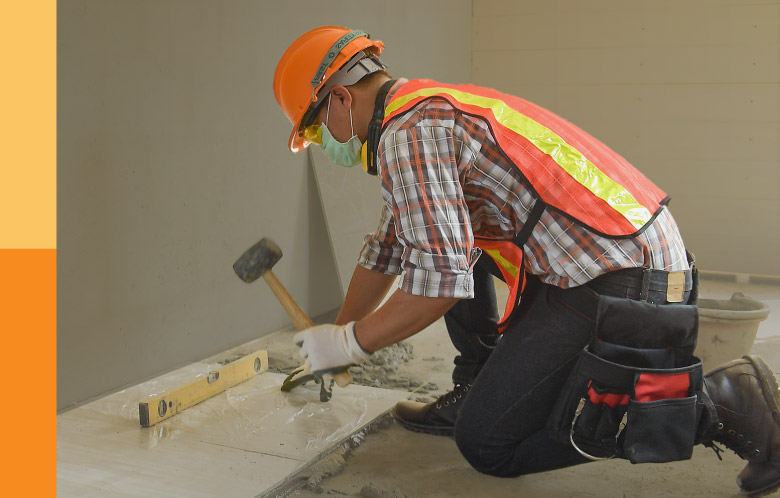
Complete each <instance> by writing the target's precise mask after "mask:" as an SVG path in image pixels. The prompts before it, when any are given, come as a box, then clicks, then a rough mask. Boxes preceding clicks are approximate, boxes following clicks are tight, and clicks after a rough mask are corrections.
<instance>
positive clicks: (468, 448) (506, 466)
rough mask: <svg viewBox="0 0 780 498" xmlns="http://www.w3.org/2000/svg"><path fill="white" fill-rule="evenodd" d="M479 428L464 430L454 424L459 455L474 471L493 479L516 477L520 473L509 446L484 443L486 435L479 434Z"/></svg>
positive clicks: (458, 424) (457, 424) (459, 425)
mask: <svg viewBox="0 0 780 498" xmlns="http://www.w3.org/2000/svg"><path fill="white" fill-rule="evenodd" d="M480 432H481V431H480V429H479V428H475V427H473V426H472V427H469V428H466V427H464V426H463V425H461V424H460V419H459V420H458V423H456V424H455V444H456V445H457V446H458V450H460V453H461V455H463V458H465V459H466V461H467V462H468V463H469V465H471V466H472V467H474V470H476V471H477V472H481V473H483V474H487V475H491V476H495V477H516V476H518V475H520V474H521V473H522V471H518V470H517V469H516V468H515V461H514V450H513V448H512V447H511V445H508V444H503V445H498V446H494V445H490V444H488V443H486V436H487V434H481V433H480Z"/></svg>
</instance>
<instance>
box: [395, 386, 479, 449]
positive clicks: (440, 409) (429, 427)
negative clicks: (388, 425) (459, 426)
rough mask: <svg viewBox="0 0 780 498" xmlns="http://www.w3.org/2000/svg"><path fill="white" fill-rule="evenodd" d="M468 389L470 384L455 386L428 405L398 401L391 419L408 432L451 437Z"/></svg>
mask: <svg viewBox="0 0 780 498" xmlns="http://www.w3.org/2000/svg"><path fill="white" fill-rule="evenodd" d="M470 387H471V384H457V385H456V386H455V388H454V389H453V390H452V391H450V392H448V393H446V394H442V395H441V396H439V397H438V399H437V400H436V401H433V402H432V403H428V404H425V403H420V402H419V401H408V400H404V401H399V402H398V403H396V404H395V406H394V407H393V417H394V418H395V419H396V420H397V421H398V423H399V424H401V426H402V427H404V428H406V429H409V430H410V431H415V432H424V433H426V434H434V435H436V436H452V435H454V434H455V419H456V418H457V417H458V412H459V411H460V407H461V405H463V398H464V397H465V396H466V393H467V392H468V390H469V388H470Z"/></svg>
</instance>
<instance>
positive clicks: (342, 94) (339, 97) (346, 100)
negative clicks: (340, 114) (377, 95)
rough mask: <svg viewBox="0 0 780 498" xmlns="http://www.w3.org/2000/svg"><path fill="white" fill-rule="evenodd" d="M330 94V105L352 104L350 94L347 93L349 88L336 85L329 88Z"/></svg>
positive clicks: (346, 105) (345, 105)
mask: <svg viewBox="0 0 780 498" xmlns="http://www.w3.org/2000/svg"><path fill="white" fill-rule="evenodd" d="M330 94H331V95H330V98H331V100H332V101H333V102H331V105H332V104H339V105H342V106H344V107H351V106H352V94H350V93H349V90H347V88H346V87H344V86H341V85H336V86H334V87H333V88H331V89H330ZM334 99H335V100H334Z"/></svg>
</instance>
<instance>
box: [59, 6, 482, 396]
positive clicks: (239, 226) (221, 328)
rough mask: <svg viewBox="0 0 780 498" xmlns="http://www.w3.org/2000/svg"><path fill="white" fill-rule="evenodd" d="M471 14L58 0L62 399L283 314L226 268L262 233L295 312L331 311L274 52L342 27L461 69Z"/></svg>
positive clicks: (397, 54)
mask: <svg viewBox="0 0 780 498" xmlns="http://www.w3.org/2000/svg"><path fill="white" fill-rule="evenodd" d="M470 22H471V1H470V0H458V1H451V0H426V1H424V2H412V1H405V0H404V1H392V2H372V1H368V2H367V1H357V0H354V1H351V0H350V1H344V0H341V1H330V2H321V1H313V0H298V1H295V2H281V1H279V2H277V1H271V0H267V1H260V0H258V1H238V0H224V1H219V2H214V1H209V0H62V1H60V2H58V41H57V50H58V108H57V112H58V118H57V120H58V158H57V160H58V240H57V246H58V256H59V260H58V276H57V277H58V339H57V348H58V358H57V362H58V365H57V373H58V378H57V388H58V402H57V404H58V409H60V410H61V409H65V408H67V407H69V406H73V405H74V404H77V403H81V402H83V401H85V400H88V399H90V398H93V397H95V396H99V395H102V394H105V393H107V392H111V391H114V390H117V389H119V388H121V387H122V386H125V385H129V384H133V383H136V382H139V381H140V380H143V379H145V378H149V377H151V376H154V375H157V374H159V373H162V372H164V371H167V370H171V369H173V368H175V367H177V366H180V365H182V364H185V363H189V362H191V361H195V360H198V359H201V358H204V357H206V356H209V355H211V354H213V353H216V352H218V351H222V350H224V349H227V348H229V347H231V346H234V345H237V344H241V343H244V342H246V341H249V340H251V339H254V338H256V337H258V336H261V335H263V334H265V333H267V332H269V331H272V330H275V329H278V328H279V327H282V326H284V325H286V324H288V323H289V319H288V318H287V316H286V315H285V313H284V311H283V309H282V308H281V306H280V305H279V304H278V302H277V301H276V300H275V298H274V297H273V294H272V293H271V292H270V290H269V289H268V288H267V286H266V285H265V284H264V282H263V281H257V282H255V283H254V284H251V285H247V284H245V283H243V282H241V281H240V280H239V279H238V278H237V277H236V276H235V275H234V274H233V270H232V267H231V265H232V263H233V261H235V259H236V258H237V257H238V256H240V255H241V253H242V252H243V251H244V250H245V249H246V248H248V247H249V246H251V245H252V244H253V243H255V242H256V241H257V240H259V239H260V238H261V237H271V238H273V239H274V240H275V241H276V242H277V243H278V244H279V245H280V246H281V248H282V250H283V252H284V256H283V258H282V260H281V261H280V262H279V263H278V264H277V265H276V267H275V268H274V272H275V273H276V275H277V276H278V277H279V279H280V280H281V281H282V283H283V284H284V285H285V286H286V287H287V289H288V290H289V291H290V293H291V294H292V295H293V296H294V297H295V298H296V299H297V300H298V302H299V303H300V305H301V306H302V307H303V308H304V309H305V310H306V311H308V312H309V313H310V314H311V315H313V316H316V315H318V314H320V313H323V312H325V311H328V310H331V309H333V308H335V307H337V306H338V305H339V304H340V302H341V292H340V287H339V283H338V277H337V274H336V272H335V270H334V268H333V261H334V258H333V254H332V252H331V249H330V244H329V243H328V235H327V231H326V227H325V220H324V216H323V213H322V208H321V204H320V201H319V197H318V192H317V187H316V184H315V179H314V175H313V172H312V170H311V168H310V167H309V165H308V161H307V155H306V154H299V155H297V156H293V155H292V154H290V153H289V152H288V151H287V150H286V147H285V145H286V141H287V138H288V135H289V131H290V130H289V123H288V122H287V120H286V118H285V117H284V115H283V114H282V113H281V111H280V110H279V109H278V107H277V106H276V102H275V101H274V98H273V92H272V80H273V70H274V68H275V66H276V62H277V61H278V59H279V57H281V54H282V53H283V51H284V49H285V48H286V47H287V45H288V44H289V43H291V42H292V41H293V40H294V39H295V38H296V37H297V36H298V35H299V34H301V33H303V32H304V31H306V30H308V29H311V28H313V27H315V26H318V25H323V24H340V25H346V26H350V27H354V28H360V29H364V30H366V31H368V32H370V33H372V34H374V35H375V37H376V38H380V39H382V40H383V41H384V42H385V44H386V45H387V47H388V49H387V51H386V53H385V59H386V60H387V62H389V63H390V64H391V68H392V71H393V72H394V73H395V74H397V75H399V76H400V75H405V74H412V73H413V74H414V75H415V76H430V77H447V76H451V75H453V74H456V73H455V72H446V71H445V72H441V71H440V72H435V71H433V72H431V73H420V71H419V70H420V69H425V68H427V67H432V66H434V65H436V64H440V65H441V67H447V68H457V69H456V70H457V71H459V73H457V74H463V75H464V78H467V77H468V74H469V70H470V67H469V56H470V52H469V49H468V47H469V44H470V41H469V35H470V32H469V27H470ZM453 47H454V48H455V50H453ZM423 49H424V50H423ZM423 53H424V54H425V56H423V55H422V54H423ZM357 250H359V247H358V248H356V251H357Z"/></svg>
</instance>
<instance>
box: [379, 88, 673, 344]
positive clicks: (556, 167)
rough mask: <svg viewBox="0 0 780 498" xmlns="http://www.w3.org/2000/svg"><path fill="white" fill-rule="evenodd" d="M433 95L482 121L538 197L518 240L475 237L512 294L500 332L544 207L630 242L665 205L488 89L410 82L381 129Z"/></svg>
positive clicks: (583, 141) (605, 155)
mask: <svg viewBox="0 0 780 498" xmlns="http://www.w3.org/2000/svg"><path fill="white" fill-rule="evenodd" d="M432 98H442V99H445V100H446V101H447V102H449V103H450V104H451V105H452V106H453V107H454V108H456V109H457V110H458V111H460V112H462V113H464V114H468V115H471V116H475V117H478V118H480V119H482V120H484V121H485V122H486V123H487V124H488V126H489V127H490V130H491V131H492V133H493V137H494V138H495V140H496V143H497V145H498V147H499V148H500V149H501V151H502V152H503V154H504V156H505V158H506V159H507V160H508V161H509V162H511V163H512V164H514V165H515V166H516V167H517V169H518V170H519V171H520V173H521V174H522V175H523V177H524V178H525V179H526V180H528V183H529V184H530V185H531V188H532V189H533V190H534V192H535V193H536V194H537V195H538V199H539V200H538V201H537V202H536V205H535V206H534V207H533V209H532V210H531V214H530V215H529V219H528V221H527V222H526V224H525V225H526V226H525V227H523V229H522V230H521V231H520V233H518V236H517V237H515V238H514V239H512V240H496V239H487V238H479V237H475V240H474V243H475V245H476V246H477V247H479V248H481V249H482V250H483V251H484V252H486V253H487V254H488V255H490V257H491V258H493V260H495V261H496V263H497V265H498V267H499V269H500V270H501V273H502V275H503V277H504V280H505V282H506V283H507V285H508V286H509V289H510V296H509V300H508V302H507V305H506V309H505V311H504V317H503V318H502V319H501V321H500V322H499V330H500V331H503V330H505V329H506V326H507V325H508V323H509V320H510V319H511V314H512V312H513V311H514V310H515V309H516V307H517V304H518V303H519V297H520V294H521V293H522V287H523V285H524V283H525V272H524V270H523V248H522V246H523V245H524V244H525V241H526V240H527V239H528V237H529V236H530V234H531V231H532V229H533V227H534V225H535V224H536V222H537V221H538V220H539V218H540V217H541V215H542V212H543V211H544V210H545V209H553V210H556V211H558V212H560V213H562V214H564V215H566V216H568V217H569V218H570V219H572V220H573V221H574V222H576V223H578V224H579V225H582V226H584V227H586V228H587V229H589V230H591V231H593V232H596V233H598V234H600V235H603V236H605V237H610V238H628V237H634V236H636V235H637V234H639V233H640V232H641V231H642V230H644V229H645V228H646V227H647V226H648V225H649V224H650V223H651V221H652V220H653V218H654V217H655V216H656V215H657V214H658V212H659V211H660V209H661V207H662V206H663V205H664V204H666V203H667V202H668V201H669V198H668V197H667V195H666V194H665V193H664V192H663V191H662V190H661V189H659V188H658V187H656V186H655V185H654V184H653V183H652V182H651V181H650V180H648V179H647V178H646V177H645V176H644V175H642V173H640V172H639V171H637V169H636V168H634V167H633V166H632V165H631V164H629V163H628V161H626V160H625V159H624V158H623V157H621V156H620V155H618V154H617V153H615V152H614V151H612V150H611V149H609V148H608V147H607V146H605V145H604V144H603V143H601V142H600V141H598V140H597V139H596V138H594V137H592V136H591V135H589V134H588V133H586V132H585V131H583V130H581V129H580V128H578V127H576V126H574V125H573V124H571V123H570V122H568V121H566V120H565V119H563V118H561V117H560V116H557V115H555V114H554V113H552V112H550V111H548V110H546V109H543V108H541V107H539V106H537V105H535V104H533V103H531V102H528V101H526V100H523V99H521V98H518V97H514V96H511V95H507V94H504V93H500V92H498V91H496V90H492V89H489V88H482V87H478V86H474V85H445V84H441V83H437V82H435V81H431V80H410V81H408V82H407V83H404V84H403V85H401V86H400V87H399V88H398V89H397V90H396V92H395V93H394V94H393V96H392V98H391V100H390V101H389V102H388V103H387V106H386V108H385V119H384V122H383V125H382V127H383V128H384V127H385V126H386V125H387V123H388V122H389V121H390V120H392V119H393V118H395V117H397V116H399V115H401V114H403V113H405V112H407V111H409V110H411V109H413V108H414V107H415V106H416V105H417V104H419V103H420V102H422V101H424V100H428V99H432Z"/></svg>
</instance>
